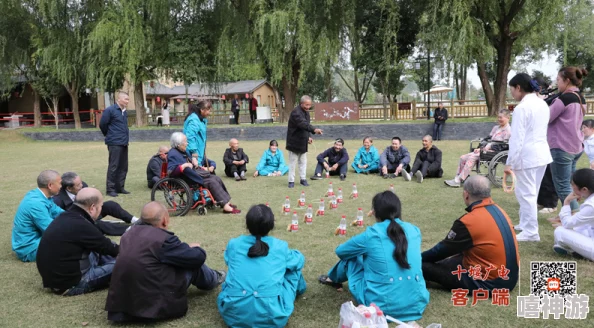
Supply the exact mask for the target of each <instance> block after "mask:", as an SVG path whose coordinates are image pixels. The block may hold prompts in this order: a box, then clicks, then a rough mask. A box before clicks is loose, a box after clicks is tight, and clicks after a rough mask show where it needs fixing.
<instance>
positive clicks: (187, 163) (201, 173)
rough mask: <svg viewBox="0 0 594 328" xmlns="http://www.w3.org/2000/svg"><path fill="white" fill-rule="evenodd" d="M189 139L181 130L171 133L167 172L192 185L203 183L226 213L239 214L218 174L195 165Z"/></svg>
mask: <svg viewBox="0 0 594 328" xmlns="http://www.w3.org/2000/svg"><path fill="white" fill-rule="evenodd" d="M187 146H188V139H187V137H186V135H185V134H183V133H181V132H174V133H173V134H172V135H171V150H169V153H168V154H167V174H168V175H169V176H170V177H173V178H181V179H183V180H185V181H187V182H189V184H190V186H191V185H201V186H204V187H205V188H207V189H208V190H209V191H210V193H211V194H212V196H213V197H214V199H215V201H216V203H217V204H218V205H219V206H221V207H222V208H223V213H225V214H239V213H241V211H240V210H239V209H237V208H236V207H235V206H234V205H232V204H231V196H230V195H229V193H228V192H227V188H226V187H225V184H224V183H223V181H222V180H221V178H219V177H218V176H216V175H212V174H210V171H208V170H205V169H203V168H202V167H200V166H197V167H194V165H193V164H192V162H191V160H190V157H188V154H187V153H186V147H187Z"/></svg>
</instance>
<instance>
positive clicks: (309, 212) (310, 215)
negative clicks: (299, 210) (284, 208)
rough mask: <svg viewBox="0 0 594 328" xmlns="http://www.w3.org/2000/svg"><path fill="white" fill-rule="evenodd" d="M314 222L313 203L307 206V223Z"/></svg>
mask: <svg viewBox="0 0 594 328" xmlns="http://www.w3.org/2000/svg"><path fill="white" fill-rule="evenodd" d="M312 223H313V209H312V208H311V204H310V205H309V206H308V207H307V211H306V212H305V224H312Z"/></svg>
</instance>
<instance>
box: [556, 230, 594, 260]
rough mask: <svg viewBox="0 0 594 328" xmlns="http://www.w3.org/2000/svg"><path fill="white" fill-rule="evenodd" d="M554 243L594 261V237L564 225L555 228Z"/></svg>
mask: <svg viewBox="0 0 594 328" xmlns="http://www.w3.org/2000/svg"><path fill="white" fill-rule="evenodd" d="M555 244H556V245H559V246H561V247H563V248H565V249H569V250H572V251H574V252H576V253H578V254H580V255H581V256H583V257H585V258H587V259H588V260H590V261H594V239H592V238H590V237H588V236H586V235H583V234H581V233H579V232H577V231H575V230H573V229H567V228H564V227H558V228H557V229H555Z"/></svg>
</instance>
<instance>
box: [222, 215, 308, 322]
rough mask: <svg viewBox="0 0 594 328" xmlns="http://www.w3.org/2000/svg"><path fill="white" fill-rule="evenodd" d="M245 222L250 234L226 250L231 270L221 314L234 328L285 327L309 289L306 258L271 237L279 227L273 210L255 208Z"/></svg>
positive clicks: (232, 240)
mask: <svg viewBox="0 0 594 328" xmlns="http://www.w3.org/2000/svg"><path fill="white" fill-rule="evenodd" d="M245 224H246V226H247V229H248V231H249V235H245V236H240V237H237V238H233V239H231V240H230V241H229V243H228V244H227V248H226V249H225V263H227V266H228V267H229V272H228V274H227V278H226V279H225V283H223V286H222V290H221V293H220V294H219V297H218V298H217V305H218V307H219V313H221V316H222V317H223V320H224V321H225V324H226V325H227V326H228V327H285V326H286V325H287V321H288V320H289V317H290V316H291V313H293V309H294V307H295V306H294V303H295V298H296V297H297V295H301V294H303V293H304V292H305V289H306V288H307V284H306V283H305V280H304V279H303V275H302V274H301V270H302V269H303V266H304V264H305V257H304V256H303V254H301V252H299V251H298V250H294V249H290V248H289V245H288V244H287V242H286V241H283V240H280V239H277V238H275V237H272V236H269V235H268V233H269V232H270V231H271V230H272V229H274V214H273V213H272V210H271V209H270V208H269V207H268V206H266V205H264V204H260V205H255V206H252V208H250V210H249V211H248V213H247V215H246V217H245ZM254 314H257V315H254Z"/></svg>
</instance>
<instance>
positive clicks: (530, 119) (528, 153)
mask: <svg viewBox="0 0 594 328" xmlns="http://www.w3.org/2000/svg"><path fill="white" fill-rule="evenodd" d="M549 116H550V112H549V106H547V103H545V102H544V100H542V99H540V98H538V96H537V95H536V94H534V93H530V94H527V95H526V96H524V98H523V99H522V101H520V103H519V104H518V105H517V106H516V108H515V109H514V112H513V115H512V123H511V129H512V132H511V138H510V139H509V153H508V156H507V165H511V167H512V170H525V169H531V168H535V167H539V166H543V165H547V164H549V163H551V162H552V161H553V158H552V157H551V151H550V150H549V144H548V143H547V127H548V125H549Z"/></svg>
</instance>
